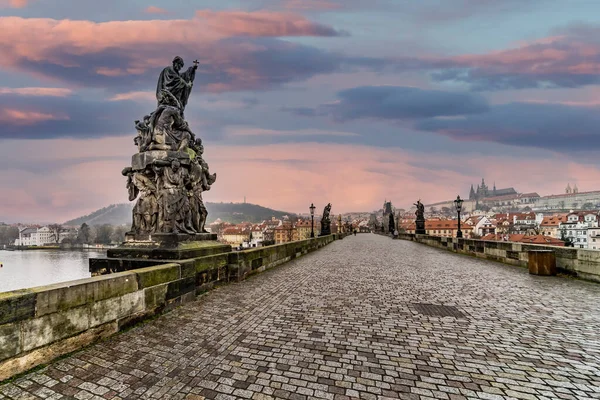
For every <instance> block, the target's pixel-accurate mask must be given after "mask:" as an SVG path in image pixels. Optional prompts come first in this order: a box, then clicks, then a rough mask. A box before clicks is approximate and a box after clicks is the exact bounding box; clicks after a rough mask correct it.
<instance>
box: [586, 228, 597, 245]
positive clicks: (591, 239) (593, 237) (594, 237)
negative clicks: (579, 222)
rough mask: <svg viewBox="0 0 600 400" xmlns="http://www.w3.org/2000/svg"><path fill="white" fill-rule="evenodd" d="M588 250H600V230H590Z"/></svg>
mask: <svg viewBox="0 0 600 400" xmlns="http://www.w3.org/2000/svg"><path fill="white" fill-rule="evenodd" d="M587 234H588V240H587V243H588V249H590V250H600V228H599V227H594V228H588V231H587Z"/></svg>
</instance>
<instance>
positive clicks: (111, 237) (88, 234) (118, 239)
mask: <svg viewBox="0 0 600 400" xmlns="http://www.w3.org/2000/svg"><path fill="white" fill-rule="evenodd" d="M48 228H49V229H50V230H51V231H52V232H53V233H54V235H53V237H54V243H56V244H58V243H59V241H60V238H61V235H60V233H61V232H65V231H66V230H67V228H65V227H64V226H63V225H61V224H50V225H48ZM127 231H129V228H128V227H127V226H125V225H110V224H104V225H95V226H90V225H88V224H86V223H83V224H81V226H80V227H79V230H77V231H75V230H73V231H72V232H71V233H70V234H69V235H68V236H67V237H66V238H64V239H63V240H62V242H61V243H65V244H111V243H122V242H123V241H125V233H127ZM18 238H19V228H18V227H16V226H10V225H4V224H0V245H13V244H15V240H17V239H18Z"/></svg>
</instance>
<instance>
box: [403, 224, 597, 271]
mask: <svg viewBox="0 0 600 400" xmlns="http://www.w3.org/2000/svg"><path fill="white" fill-rule="evenodd" d="M398 239H401V240H410V241H413V242H418V243H422V244H426V245H428V246H432V247H437V248H440V249H445V250H450V251H453V252H455V253H460V254H467V255H471V256H475V257H479V258H485V259H488V260H493V261H499V262H502V263H505V264H511V265H518V266H521V267H527V266H528V262H529V251H530V250H552V251H554V253H555V255H556V266H557V268H558V270H559V272H563V273H568V274H570V275H574V276H577V277H579V278H583V279H587V280H590V281H595V282H600V251H598V250H587V249H576V248H573V247H558V246H543V245H536V244H526V243H515V242H496V241H484V240H475V239H457V238H447V237H440V236H430V235H415V234H409V233H400V234H399V236H398Z"/></svg>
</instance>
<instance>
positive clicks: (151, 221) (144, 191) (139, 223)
mask: <svg viewBox="0 0 600 400" xmlns="http://www.w3.org/2000/svg"><path fill="white" fill-rule="evenodd" d="M149 175H150V172H149V171H148V172H147V173H141V172H137V173H135V174H134V176H133V181H134V184H135V186H136V187H137V188H138V189H139V191H140V193H141V195H140V198H139V199H138V201H137V203H136V204H135V206H134V207H133V221H134V224H135V226H136V228H137V229H136V230H137V231H138V232H140V233H150V232H153V231H155V230H156V226H157V222H158V201H157V198H156V196H157V193H156V185H155V184H154V182H153V181H152V178H151V177H150V176H149Z"/></svg>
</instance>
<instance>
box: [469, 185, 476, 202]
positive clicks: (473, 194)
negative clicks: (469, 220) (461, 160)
mask: <svg viewBox="0 0 600 400" xmlns="http://www.w3.org/2000/svg"><path fill="white" fill-rule="evenodd" d="M469 200H475V190H474V189H473V184H471V191H470V192H469Z"/></svg>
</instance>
